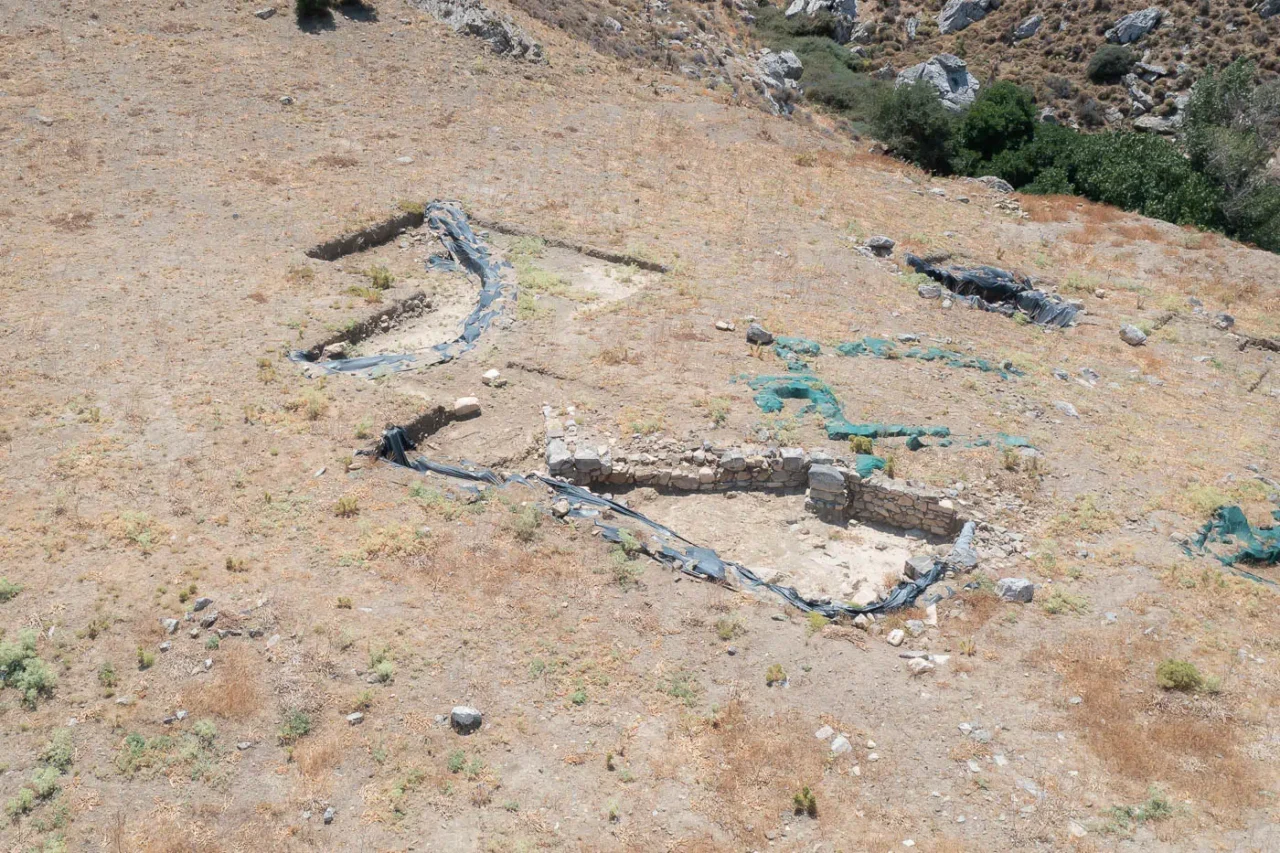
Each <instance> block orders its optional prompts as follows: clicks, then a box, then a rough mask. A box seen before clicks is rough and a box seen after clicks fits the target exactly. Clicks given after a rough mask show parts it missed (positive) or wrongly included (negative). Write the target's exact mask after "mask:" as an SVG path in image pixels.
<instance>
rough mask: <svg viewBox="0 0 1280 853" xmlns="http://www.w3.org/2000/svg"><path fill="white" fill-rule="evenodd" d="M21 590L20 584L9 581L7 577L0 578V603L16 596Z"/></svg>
mask: <svg viewBox="0 0 1280 853" xmlns="http://www.w3.org/2000/svg"><path fill="white" fill-rule="evenodd" d="M20 592H22V585H21V584H16V583H10V581H9V579H8V578H0V604H3V603H4V602H6V601H9V600H11V599H13V598H16V597H17V595H18V593H20Z"/></svg>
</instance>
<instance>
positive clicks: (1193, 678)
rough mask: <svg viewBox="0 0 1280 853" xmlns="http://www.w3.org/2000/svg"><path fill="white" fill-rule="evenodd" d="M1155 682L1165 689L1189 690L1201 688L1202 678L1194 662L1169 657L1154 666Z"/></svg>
mask: <svg viewBox="0 0 1280 853" xmlns="http://www.w3.org/2000/svg"><path fill="white" fill-rule="evenodd" d="M1156 684H1158V685H1160V686H1161V687H1163V688H1164V689H1165V690H1182V691H1185V692H1191V691H1195V690H1199V689H1200V688H1201V686H1202V685H1203V684H1204V678H1203V677H1202V676H1201V675H1200V670H1198V669H1196V666H1195V664H1193V663H1188V662H1187V661H1184V660H1174V659H1173V658H1169V659H1168V660H1162V661H1160V663H1159V665H1158V666H1156Z"/></svg>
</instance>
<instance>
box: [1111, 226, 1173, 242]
mask: <svg viewBox="0 0 1280 853" xmlns="http://www.w3.org/2000/svg"><path fill="white" fill-rule="evenodd" d="M1112 230H1113V231H1115V232H1116V233H1117V234H1119V235H1120V236H1122V237H1127V238H1128V239H1130V240H1148V241H1150V242H1152V243H1158V242H1160V240H1161V237H1162V235H1161V234H1160V229H1159V228H1157V227H1155V226H1154V225H1152V224H1151V223H1150V222H1139V223H1135V224H1132V225H1117V226H1116V227H1115V228H1114V229H1112Z"/></svg>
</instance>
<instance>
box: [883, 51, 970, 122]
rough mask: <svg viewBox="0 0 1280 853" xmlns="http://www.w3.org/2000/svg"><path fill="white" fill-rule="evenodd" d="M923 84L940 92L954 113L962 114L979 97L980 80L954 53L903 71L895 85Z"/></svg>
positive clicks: (940, 96) (942, 98)
mask: <svg viewBox="0 0 1280 853" xmlns="http://www.w3.org/2000/svg"><path fill="white" fill-rule="evenodd" d="M919 80H924V81H925V82H927V83H928V84H929V85H930V86H932V87H933V88H935V89H937V90H938V98H939V99H941V101H942V105H943V106H944V107H946V108H947V109H949V110H952V111H953V112H960V111H961V110H963V109H965V108H966V107H968V106H969V105H970V104H972V103H973V101H974V99H975V98H977V97H978V78H976V77H974V76H973V75H972V74H970V73H969V66H968V65H966V64H965V61H964V60H963V59H961V58H960V57H958V56H953V55H952V54H950V53H940V54H938V55H937V56H935V57H933V58H932V59H930V60H927V61H925V62H921V63H920V64H919V65H913V66H911V67H910V68H908V69H906V70H904V71H902V72H901V73H900V74H898V79H897V82H896V83H895V84H894V85H895V87H896V86H906V85H910V84H912V83H915V82H917V81H919Z"/></svg>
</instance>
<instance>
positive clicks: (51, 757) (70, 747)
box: [40, 729, 75, 773]
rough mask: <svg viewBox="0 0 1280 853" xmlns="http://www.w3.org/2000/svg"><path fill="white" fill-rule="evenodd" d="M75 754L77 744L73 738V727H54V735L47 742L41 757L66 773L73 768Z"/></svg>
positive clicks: (48, 763) (60, 771) (46, 762)
mask: <svg viewBox="0 0 1280 853" xmlns="http://www.w3.org/2000/svg"><path fill="white" fill-rule="evenodd" d="M74 756H75V745H74V744H73V743H72V740H71V729H54V731H53V736H52V737H50V738H49V742H48V743H47V744H45V747H44V752H43V753H41V755H40V758H41V760H42V761H44V763H45V764H47V765H49V766H50V767H52V768H54V769H56V770H57V771H58V772H59V773H66V772H67V771H68V770H70V769H71V761H72V759H73V758H74Z"/></svg>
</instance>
